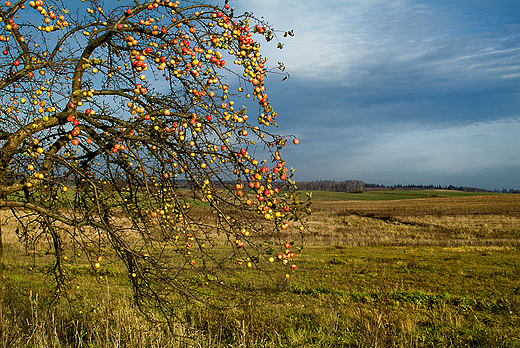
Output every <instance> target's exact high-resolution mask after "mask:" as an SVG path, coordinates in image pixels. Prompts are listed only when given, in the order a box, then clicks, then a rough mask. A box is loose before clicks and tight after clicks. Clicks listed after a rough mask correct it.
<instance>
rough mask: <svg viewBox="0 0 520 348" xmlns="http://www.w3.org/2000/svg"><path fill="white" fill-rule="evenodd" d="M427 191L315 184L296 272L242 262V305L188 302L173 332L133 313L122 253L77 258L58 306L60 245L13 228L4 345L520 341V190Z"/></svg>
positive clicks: (1, 318)
mask: <svg viewBox="0 0 520 348" xmlns="http://www.w3.org/2000/svg"><path fill="white" fill-rule="evenodd" d="M388 192H391V191H388ZM397 192H398V191H397ZM429 192H432V193H431V194H434V193H435V191H428V192H422V193H410V191H404V192H401V193H399V192H398V194H397V193H396V196H394V197H400V198H401V199H399V200H388V199H387V198H388V197H387V196H385V198H382V199H384V200H374V199H373V197H371V199H367V200H356V201H355V200H342V199H341V198H338V199H334V200H333V198H334V197H338V195H337V193H333V195H335V196H331V195H329V193H315V194H314V198H315V202H314V203H313V211H314V213H313V215H312V216H311V218H310V220H309V222H308V227H309V228H308V231H307V232H306V235H305V247H304V248H303V251H302V253H301V255H298V257H297V264H298V269H297V272H296V273H295V274H294V275H293V276H292V277H291V279H290V281H289V282H284V281H282V280H280V279H278V278H273V279H271V278H264V277H260V276H259V274H257V273H254V272H255V271H251V270H246V269H244V268H238V267H237V268H236V270H235V274H236V278H235V279H234V280H232V281H231V283H230V284H232V286H233V289H234V290H235V291H237V292H241V293H242V295H241V296H242V297H241V298H242V299H241V300H240V301H238V302H237V305H236V307H233V308H228V309H223V310H212V309H209V308H207V307H204V306H187V307H186V308H185V309H184V310H183V313H182V316H183V318H184V319H185V320H186V321H187V322H188V323H189V325H187V326H182V327H181V326H179V327H175V328H173V329H172V330H173V332H172V330H168V328H167V327H165V326H164V325H162V324H151V323H149V322H147V321H145V320H144V318H143V317H141V316H140V315H139V314H138V313H137V312H136V311H135V310H134V309H133V307H132V302H131V300H130V294H131V292H130V291H129V289H128V288H127V287H126V286H125V285H126V282H127V279H126V273H125V271H124V270H123V269H122V268H121V266H120V265H119V264H117V263H112V264H110V265H107V266H106V268H104V269H102V271H101V272H98V273H96V272H95V271H93V270H92V269H91V268H90V267H89V266H88V264H85V265H78V266H77V268H76V269H75V271H76V275H77V276H76V278H75V280H74V283H73V284H71V285H72V286H71V289H72V290H71V291H70V292H69V293H68V294H67V297H62V298H61V300H59V301H54V302H52V301H51V299H52V298H53V297H52V288H51V286H50V281H51V279H50V277H48V278H47V277H46V276H42V275H43V274H44V272H45V267H44V265H43V261H44V260H45V259H46V258H50V257H52V255H47V254H45V253H44V252H41V253H39V254H37V255H33V254H31V253H27V252H25V251H24V250H23V248H22V247H21V246H20V245H18V244H16V243H15V240H14V238H13V236H12V233H13V231H10V233H11V235H10V236H4V242H5V243H6V250H5V255H4V258H5V263H6V269H5V270H4V276H5V282H4V287H5V289H4V290H5V291H4V296H3V298H2V301H3V302H2V306H1V307H0V310H1V312H0V334H1V335H0V346H2V347H36V346H37V347H392V346H395V347H520V329H519V328H520V196H519V195H461V194H454V195H448V193H450V194H451V192H448V193H445V192H441V193H439V196H434V197H431V196H429V197H424V195H429V194H430V193H429ZM356 195H358V194H356ZM402 195H407V197H405V198H407V199H403V197H402ZM414 195H415V196H414ZM421 195H423V196H421ZM410 196H413V198H414V199H410V198H411V197H410ZM8 232H9V231H8ZM294 238H296V236H295V237H294ZM230 284H228V285H230Z"/></svg>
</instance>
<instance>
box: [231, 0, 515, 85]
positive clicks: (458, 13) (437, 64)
mask: <svg viewBox="0 0 520 348" xmlns="http://www.w3.org/2000/svg"><path fill="white" fill-rule="evenodd" d="M239 5H240V6H239ZM236 6H239V10H252V12H253V13H255V15H263V16H265V18H266V19H267V20H268V21H269V22H270V23H271V24H273V26H274V27H275V28H280V29H282V30H290V29H294V31H295V34H296V35H295V37H292V38H287V39H284V40H283V42H284V44H285V48H284V49H283V50H276V49H273V48H269V49H268V53H269V54H268V56H269V57H270V58H272V60H273V61H275V62H277V61H283V62H285V64H286V67H287V69H288V71H289V73H290V74H291V75H292V76H293V77H297V78H305V79H311V80H313V81H318V82H327V81H328V82H333V83H341V84H344V85H357V84H358V83H363V82H365V81H366V80H373V81H377V80H378V79H383V78H385V77H387V78H392V77H395V76H398V75H401V76H406V74H409V73H410V72H412V71H413V72H414V73H417V71H420V74H421V75H423V76H439V75H442V76H444V77H446V78H448V79H456V78H469V79H474V78H475V74H478V76H479V77H483V76H488V75H492V76H494V77H496V78H500V77H501V75H500V74H499V73H498V72H493V71H490V70H489V69H492V68H496V66H497V65H500V67H501V68H502V69H506V68H507V66H509V65H511V64H513V62H514V61H515V59H516V61H518V59H520V52H519V51H520V49H519V48H518V47H513V48H511V47H508V46H507V45H511V42H509V41H512V42H513V44H514V42H515V41H516V42H517V43H518V40H519V37H518V34H516V35H515V34H512V35H513V36H512V37H502V38H499V39H496V38H494V37H492V38H490V37H488V36H489V32H490V31H493V30H496V28H491V29H488V28H485V26H486V25H488V24H486V22H485V18H484V22H482V23H481V20H482V18H480V17H479V18H477V17H474V16H471V15H468V14H471V13H469V12H464V11H470V10H466V8H464V7H460V6H459V7H457V6H451V7H447V6H439V5H438V4H435V3H426V4H417V3H416V2H412V1H387V0H385V1H383V0H374V1H366V0H363V1H361V0H360V1H354V0H351V1H334V0H323V1H300V0H285V1H280V0H264V1H256V0H245V1H240V2H239V4H237V5H236ZM469 9H471V7H469ZM489 25H491V24H489ZM481 27H482V28H481ZM504 30H505V31H507V32H508V33H509V31H511V32H513V33H514V28H513V29H509V31H508V29H504ZM491 36H493V35H491ZM381 72H384V74H385V75H386V76H380V75H379V74H380V73H381Z"/></svg>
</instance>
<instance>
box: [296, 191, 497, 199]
mask: <svg viewBox="0 0 520 348" xmlns="http://www.w3.org/2000/svg"><path fill="white" fill-rule="evenodd" d="M309 192H311V193H312V198H313V200H318V201H389V200H400V199H417V198H439V197H468V196H480V195H493V194H496V193H492V192H462V191H437V190H418V191H407V190H390V191H366V192H362V193H347V192H330V191H309ZM303 194H304V193H303Z"/></svg>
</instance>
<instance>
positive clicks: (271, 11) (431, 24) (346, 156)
mask: <svg viewBox="0 0 520 348" xmlns="http://www.w3.org/2000/svg"><path fill="white" fill-rule="evenodd" d="M230 4H231V5H232V6H235V7H236V8H237V11H250V12H253V13H254V14H255V15H256V16H263V17H265V19H266V20H267V21H268V22H269V23H271V24H272V25H273V26H274V27H275V28H278V29H281V30H291V29H293V30H294V33H295V36H294V37H292V38H287V39H284V38H283V37H281V40H282V42H283V43H284V45H285V47H284V49H283V50H277V49H276V48H274V47H268V46H265V47H264V48H265V50H266V52H267V56H268V57H269V59H270V63H271V65H276V64H275V63H276V62H277V61H283V62H284V63H285V66H286V68H287V71H288V72H289V73H290V75H291V78H290V79H288V80H287V81H284V82H280V80H281V78H280V77H279V76H276V75H271V76H270V77H269V79H268V84H269V85H268V87H269V91H270V92H269V95H270V100H271V102H272V104H273V105H274V106H275V107H276V109H277V110H278V111H279V114H280V117H279V125H280V129H279V132H280V133H284V134H293V135H296V136H297V137H298V138H299V139H300V141H301V142H300V145H298V146H290V147H289V148H288V149H287V151H286V156H285V158H286V160H287V162H288V163H289V164H290V165H291V166H293V167H295V168H296V179H297V180H317V179H335V180H346V179H359V180H363V181H365V182H374V183H381V184H398V183H401V184H436V185H437V184H439V185H450V184H453V185H456V186H459V185H461V186H473V187H480V188H491V189H493V188H499V189H501V188H503V187H505V188H516V189H520V2H519V1H518V0H500V1H493V0H489V1H488V0H471V1H470V0H428V1H420V0H320V1H302V0H262V1H258V0H231V1H230Z"/></svg>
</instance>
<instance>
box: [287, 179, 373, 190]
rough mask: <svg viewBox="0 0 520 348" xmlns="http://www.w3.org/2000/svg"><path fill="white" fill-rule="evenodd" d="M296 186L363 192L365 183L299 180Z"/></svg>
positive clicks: (308, 188) (301, 188) (307, 188)
mask: <svg viewBox="0 0 520 348" xmlns="http://www.w3.org/2000/svg"><path fill="white" fill-rule="evenodd" d="M296 186H297V187H298V189H300V190H316V191H333V192H363V191H364V190H365V183H364V182H363V181H360V180H344V181H335V180H315V181H299V182H297V183H296Z"/></svg>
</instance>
